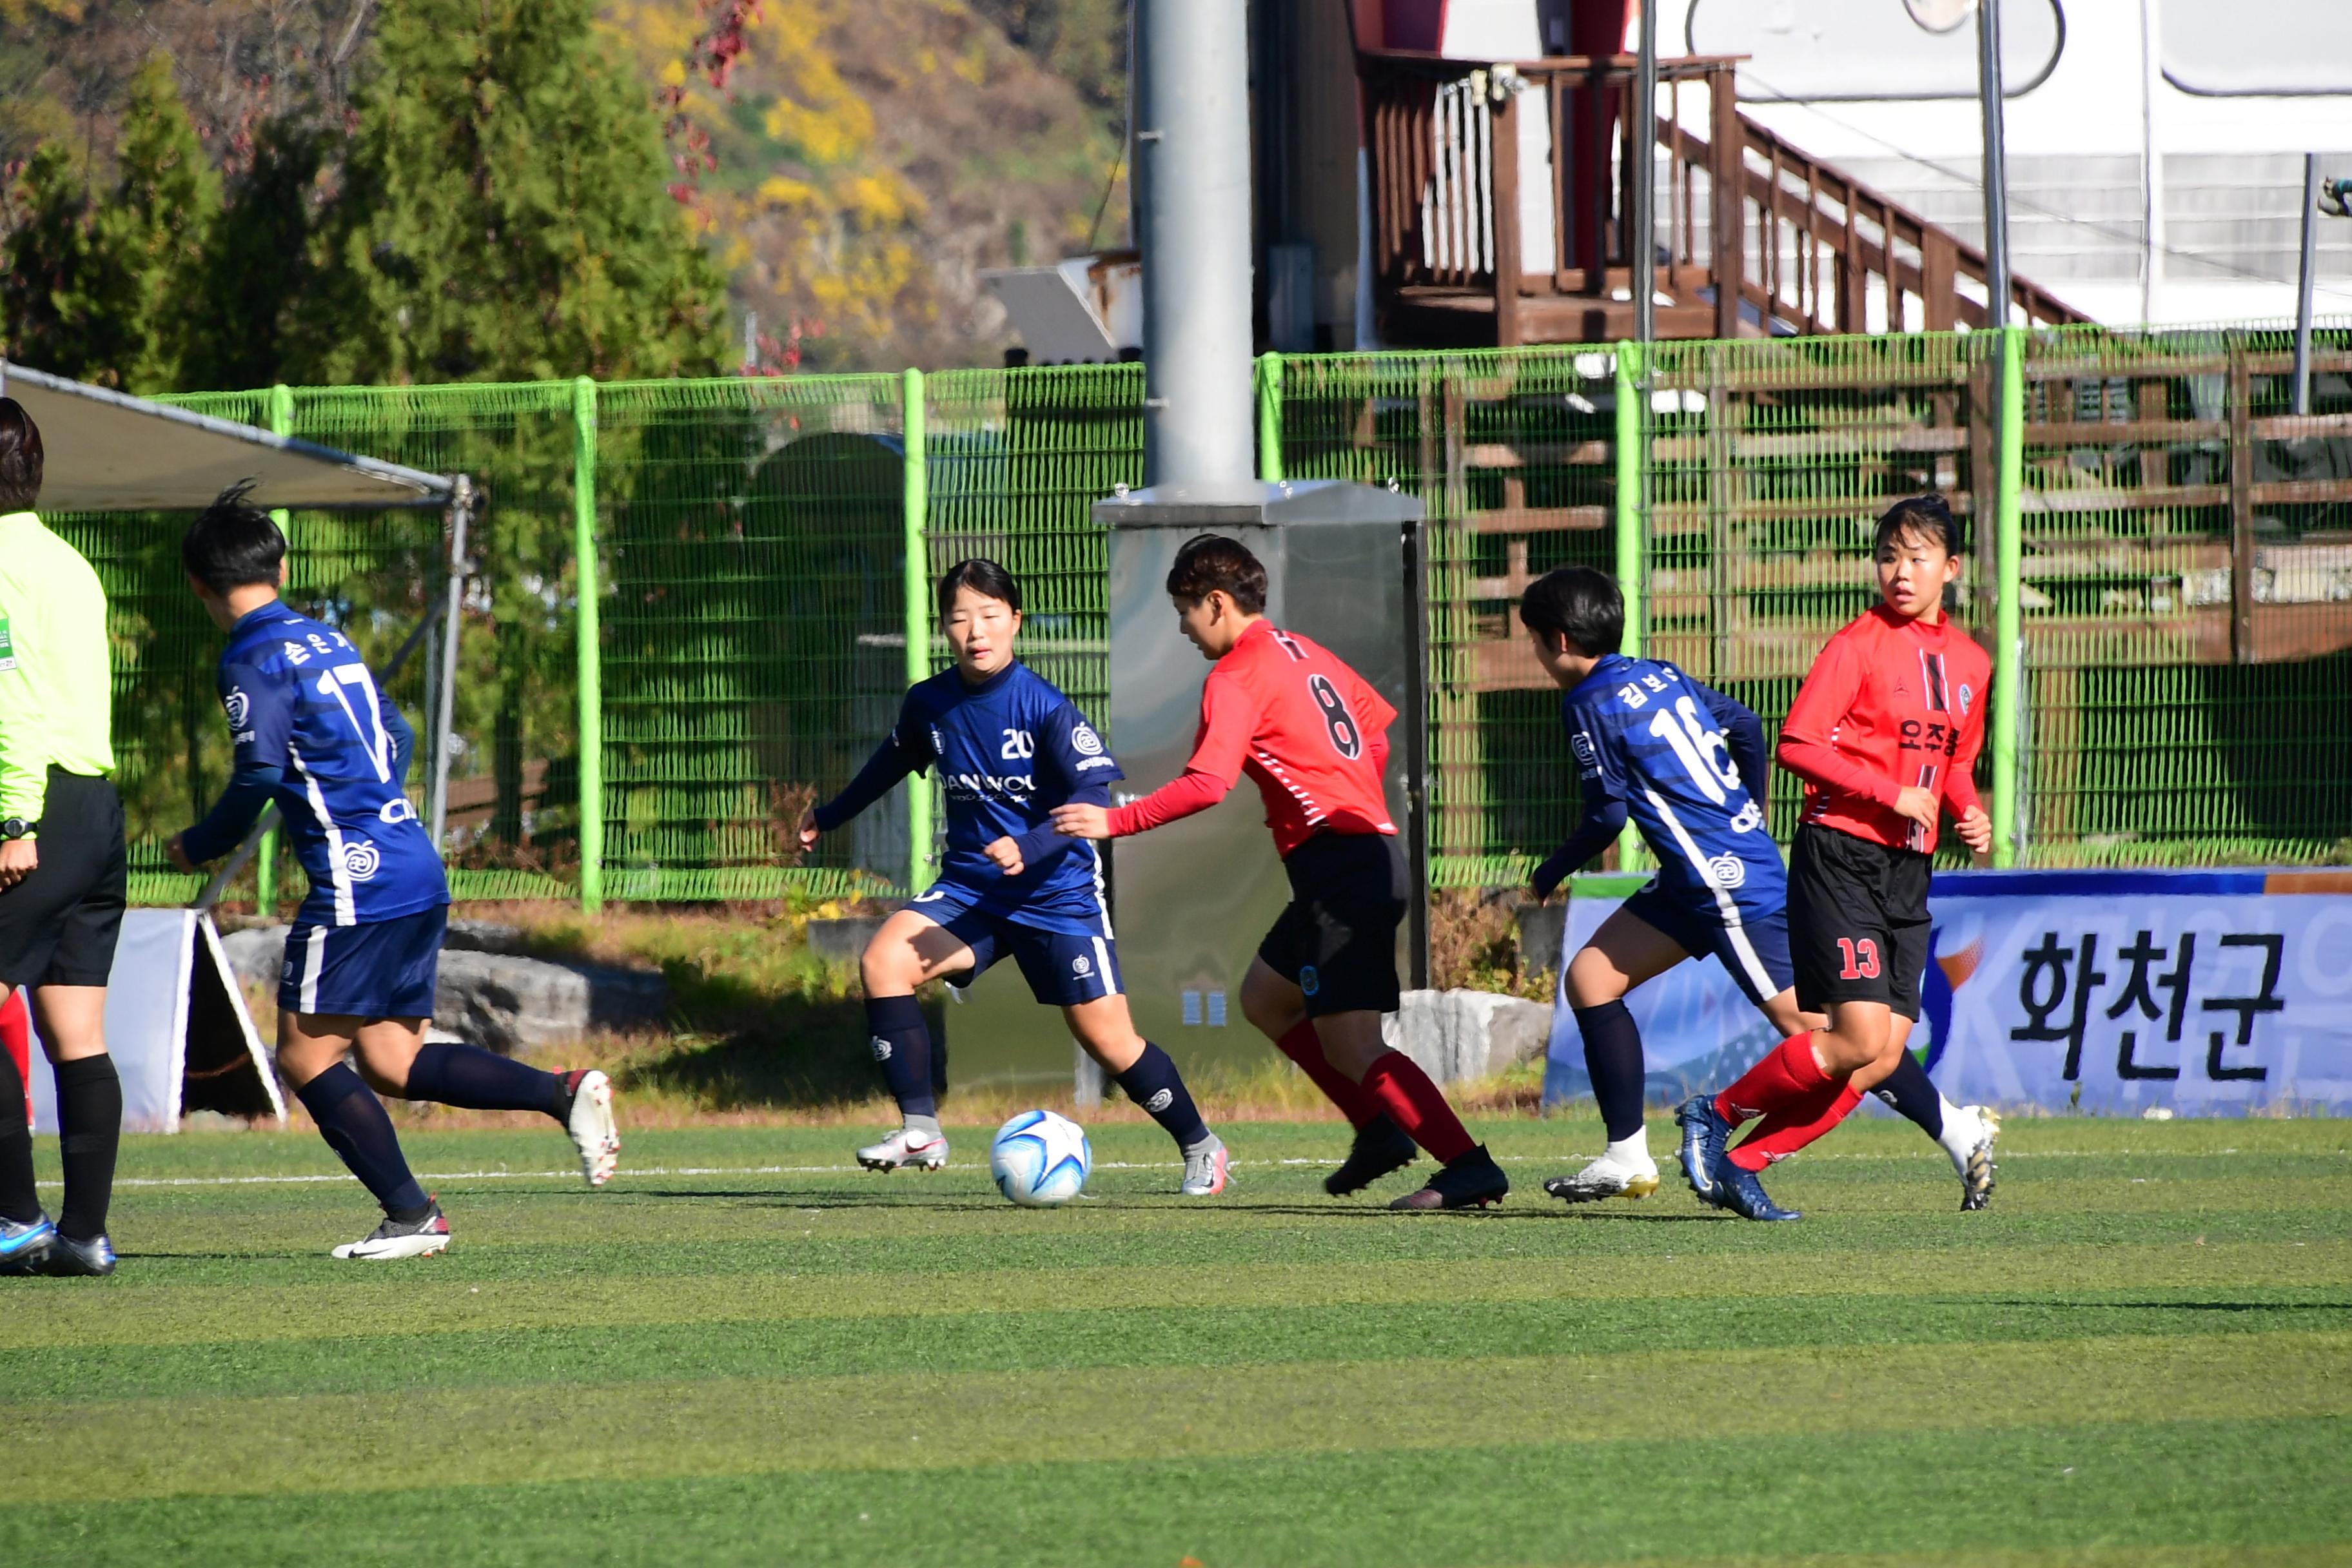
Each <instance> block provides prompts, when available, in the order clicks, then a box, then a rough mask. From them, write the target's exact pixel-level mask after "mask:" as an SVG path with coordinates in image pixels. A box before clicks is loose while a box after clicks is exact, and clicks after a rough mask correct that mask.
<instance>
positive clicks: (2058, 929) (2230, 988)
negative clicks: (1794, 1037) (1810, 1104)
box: [1545, 871, 2352, 1116]
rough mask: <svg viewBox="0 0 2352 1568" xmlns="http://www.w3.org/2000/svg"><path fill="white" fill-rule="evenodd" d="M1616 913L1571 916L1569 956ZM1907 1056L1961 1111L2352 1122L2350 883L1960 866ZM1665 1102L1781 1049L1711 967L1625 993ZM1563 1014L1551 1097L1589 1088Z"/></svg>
mask: <svg viewBox="0 0 2352 1568" xmlns="http://www.w3.org/2000/svg"><path fill="white" fill-rule="evenodd" d="M1615 907H1616V900H1600V899H1591V900H1575V901H1574V902H1573V903H1571V905H1570V919H1569V922H1568V931H1567V939H1566V943H1565V947H1564V951H1563V952H1562V955H1561V962H1562V967H1563V971H1564V970H1565V965H1566V961H1567V959H1568V957H1569V956H1570V955H1572V954H1573V953H1574V952H1575V951H1576V949H1577V948H1578V947H1580V946H1581V945H1582V943H1583V942H1584V940H1585V939H1586V938H1587V937H1588V936H1590V935H1591V932H1592V931H1593V930H1594V929H1596V928H1597V927H1598V926H1599V925H1600V923H1601V920H1602V919H1603V918H1605V917H1606V916H1607V914H1608V913H1609V911H1610V910H1613V909H1614V908H1615ZM1929 908H1930V910H1931V912H1932V914H1933V917H1934V926H1933V929H1932V936H1931V939H1930V945H1929V959H1928V963H1927V972H1926V973H1925V974H1924V975H1923V976H1922V984H1921V988H1920V1001H1921V1006H1920V1012H1921V1015H1922V1016H1921V1019H1920V1026H1919V1027H1918V1029H1916V1031H1914V1033H1913V1036H1912V1045H1913V1047H1915V1048H1916V1049H1917V1050H1919V1051H1920V1052H1922V1053H1923V1055H1924V1058H1925V1060H1926V1062H1927V1070H1928V1072H1929V1074H1930V1076H1932V1077H1933V1078H1934V1079H1935V1080H1936V1083H1937V1087H1938V1088H1940V1089H1942V1090H1943V1091H1944V1093H1945V1095H1946V1096H1947V1097H1948V1099H1951V1100H1955V1101H1958V1102H1959V1103H1961V1104H1969V1103H1971V1102H1980V1103H1984V1104H1988V1105H1994V1106H2000V1107H2008V1108H2012V1109H2023V1108H2027V1107H2038V1108H2041V1109H2043V1110H2058V1111H2063V1110H2084V1111H2098V1112H2105V1113H2108V1114H2125V1115H2137V1114H2141V1113H2143V1112H2145V1111H2147V1110H2150V1109H2152V1108H2156V1107H2163V1108H2165V1109H2167V1110H2172V1111H2175V1112H2177V1113H2179V1114H2180V1115H2184V1116H2236V1115H2245V1114H2249V1113H2260V1112H2325V1113H2328V1114H2335V1115H2343V1114H2347V1113H2352V872H2342V871H2311V872H2294V871H2271V872H2264V871H1960V872H1951V873H1947V874H1943V875H1939V876H1937V878H1936V879H1935V883H1934V887H1933V889H1932V891H1931V893H1930V897H1929ZM1627 1005H1628V1006H1629V1007H1630V1008H1631V1010H1632V1011H1633V1016H1634V1019H1635V1021H1636V1022H1637V1023H1638V1024H1639V1025H1640V1026H1641V1028H1642V1038H1643V1049H1644V1053H1645V1055H1646V1057H1647V1059H1648V1066H1649V1079H1648V1085H1647V1089H1648V1094H1649V1097H1650V1099H1651V1100H1652V1102H1653V1103H1664V1102H1666V1101H1668V1100H1672V1099H1674V1098H1675V1097H1677V1096H1679V1095H1684V1094H1689V1093H1693V1092H1696V1090H1697V1089H1702V1088H1719V1087H1721V1086H1722V1085H1723V1084H1724V1083H1726V1082H1727V1081H1729V1075H1731V1074H1734V1073H1737V1072H1738V1071H1740V1070H1742V1069H1743V1068H1746V1067H1747V1066H1748V1064H1749V1063H1750V1062H1752V1061H1754V1060H1755V1059H1756V1058H1757V1057H1759V1056H1760V1055H1761V1054H1762V1053H1763V1051H1764V1050H1765V1049H1767V1048H1768V1047H1769V1046H1770V1045H1772V1044H1773V1043H1774V1042H1773V1040H1772V1038H1771V1036H1772V1031H1771V1029H1770V1028H1769V1026H1767V1025H1765V1024H1764V1022H1763V1020H1762V1019H1761V1018H1760V1017H1759V1016H1758V1014H1757V1013H1756V1011H1755V1009H1754V1008H1753V1007H1751V1006H1750V1005H1748V1001H1747V999H1746V998H1745V997H1744V996H1742V995H1741V994H1739V991H1738V987H1736V986H1734V985H1733V984H1731V981H1730V978H1729V977H1728V976H1727V975H1726V974H1725V973H1723V972H1722V968H1721V966H1720V965H1718V964H1717V963H1714V962H1713V961H1707V962H1706V963H1688V964H1684V965H1682V966H1680V967H1679V968H1677V969H1675V970H1673V971H1671V972H1669V973H1667V974H1665V975H1663V976H1661V977H1660V978H1659V979H1657V980H1654V981H1652V982H1651V983H1650V984H1648V985H1645V986H1643V987H1642V988H1641V989H1640V990H1637V991H1636V992H1634V993H1633V996H1632V997H1630V998H1628V1003H1627ZM1590 1092H1591V1084H1590V1082H1589V1080H1588V1079H1586V1078H1585V1074H1584V1052H1583V1043H1582V1041H1581V1039H1580V1037H1578V1035H1577V1032H1576V1021H1575V1017H1574V1015H1573V1014H1571V1013H1570V1011H1569V1009H1568V1007H1567V1006H1566V1005H1565V1004H1564V1003H1563V1004H1561V1005H1557V1006H1556V1007H1555V1009H1554V1013H1553V1025H1552V1038H1551V1052H1550V1062H1549V1071H1548V1072H1547V1074H1546V1083H1545V1093H1546V1098H1547V1099H1548V1100H1549V1099H1567V1098H1571V1097H1573V1096H1576V1095H1579V1094H1589V1093H1590Z"/></svg>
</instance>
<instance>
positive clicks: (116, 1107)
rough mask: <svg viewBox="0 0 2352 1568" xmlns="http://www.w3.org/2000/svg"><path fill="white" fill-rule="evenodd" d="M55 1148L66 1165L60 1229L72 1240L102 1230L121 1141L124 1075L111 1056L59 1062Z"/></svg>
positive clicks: (87, 1237) (89, 1237)
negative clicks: (116, 1154)
mask: <svg viewBox="0 0 2352 1568" xmlns="http://www.w3.org/2000/svg"><path fill="white" fill-rule="evenodd" d="M57 1075H58V1133H59V1136H58V1153H59V1155H60V1157H61V1158H62V1159H63V1160H64V1163H65V1167H66V1201H65V1205H64V1206H63V1207H62V1208H60V1209H58V1234H59V1235H61V1236H65V1237H71V1238H72V1239H73V1240H75V1241H95V1240H97V1239H98V1238H99V1237H101V1236H103V1235H105V1234H106V1209H107V1205H108V1204H109V1203H110V1202H111V1201H112V1199H113V1197H114V1152H115V1150H116V1148H117V1147H118V1146H120V1145H121V1142H122V1077H121V1074H119V1073H117V1072H116V1071H115V1070H114V1058H112V1057H110V1056H108V1055H106V1054H105V1053H104V1052H100V1054H99V1055H97V1056H94V1057H83V1058H80V1059H79V1060H77V1061H70V1062H59V1063H58V1065H57Z"/></svg>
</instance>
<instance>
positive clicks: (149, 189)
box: [0, 54, 221, 393]
mask: <svg viewBox="0 0 2352 1568" xmlns="http://www.w3.org/2000/svg"><path fill="white" fill-rule="evenodd" d="M119 163H120V178H119V179H118V181H117V182H116V185H115V189H114V191H113V193H112V195H110V197H108V198H107V199H106V200H104V201H102V202H97V203H93V202H92V200H91V199H90V195H89V190H88V187H87V186H86V185H85V184H84V183H83V181H82V180H81V178H80V177H79V175H78V174H76V173H75V170H74V167H73V163H72V160H71V158H70V157H69V156H68V153H66V151H65V149H64V148H63V147H61V146H59V145H58V144H57V143H55V142H51V143H48V144H47V145H44V146H43V147H42V148H40V149H39V151H37V153H34V155H33V157H32V159H31V161H30V162H29V163H27V165H26V170H25V174H24V175H23V177H22V184H20V186H19V188H18V195H17V199H18V202H19V203H20V205H21V208H22V210H23V211H24V213H25V215H26V216H25V220H24V221H23V222H22V223H21V224H20V225H19V226H17V227H16V230H15V231H14V232H13V233H11V234H10V235H9V237H8V243H7V248H6V253H5V260H6V266H5V276H0V311H5V321H6V323H7V329H6V330H7V332H8V338H9V353H11V354H12V355H14V356H15V357H16V358H19V359H22V360H23V361H25V362H26V363H28V364H36V365H39V366H40V367H42V368H43V369H46V370H54V371H56V372H58V374H63V375H70V376H74V377H76V378H78V379H80V380H86V381H93V382H97V383H100V384H103V385H108V386H116V387H121V388H122V389H123V390H124V391H127V392H142V393H143V392H167V391H172V390H173V389H175V388H178V387H181V386H184V385H186V384H188V383H189V378H190V376H191V374H194V375H196V376H198V377H199V378H200V377H201V375H202V373H203V372H204V371H205V370H206V369H208V368H209V367H208V366H205V365H204V364H203V363H200V362H201V354H202V350H201V347H200V345H201V342H202V341H203V339H204V336H205V332H204V330H203V316H204V311H203V309H202V297H203V292H204V279H205V247H206V246H207V244H208V243H209V242H210V240H211V237H212V235H213V231H214V227H215V224H216V223H217V221H218V219H219V216H220V205H221V195H220V177H219V176H218V175H217V174H215V173H214V172H213V168H212V165H211V163H209V162H208V161H207V160H206V159H205V151H204V146H203V144H202V143H201V142H198V141H197V140H196V132H195V127H194V125H192V124H190V123H189V121H188V111H187V109H186V106H185V105H184V104H183V103H181V101H180V95H179V92H178V90H177V89H176V88H175V87H174V86H173V80H172V66H171V62H170V61H169V60H168V59H166V58H163V56H162V55H160V54H156V55H150V56H149V57H148V58H147V59H146V61H145V63H144V64H142V66H141V67H140V68H139V71H138V74H137V75H136V76H135V77H134V78H133V79H132V80H131V101H130V105H129V107H128V109H127V110H125V112H124V115H123V121H122V142H121V156H120V159H119Z"/></svg>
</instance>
